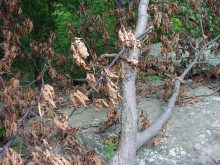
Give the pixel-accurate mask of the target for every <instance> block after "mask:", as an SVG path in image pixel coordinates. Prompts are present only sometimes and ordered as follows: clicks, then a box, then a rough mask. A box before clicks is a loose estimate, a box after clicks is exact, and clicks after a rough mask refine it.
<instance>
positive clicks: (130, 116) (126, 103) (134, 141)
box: [110, 0, 220, 165]
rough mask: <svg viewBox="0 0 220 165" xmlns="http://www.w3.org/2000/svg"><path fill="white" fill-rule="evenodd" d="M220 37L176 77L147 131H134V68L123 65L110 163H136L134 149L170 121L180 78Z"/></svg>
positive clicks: (142, 18)
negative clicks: (118, 119)
mask: <svg viewBox="0 0 220 165" xmlns="http://www.w3.org/2000/svg"><path fill="white" fill-rule="evenodd" d="M148 3H149V0H141V1H140V4H139V9H138V12H139V13H138V22H137V27H136V31H135V37H136V38H139V37H140V36H141V35H142V33H144V32H145V30H146V26H147V7H148ZM218 40H220V36H218V37H216V38H215V39H214V40H212V41H210V42H209V43H208V44H206V45H205V46H204V47H203V48H202V49H201V50H200V51H198V52H197V53H196V57H195V59H194V60H193V62H192V63H191V64H190V65H189V66H188V67H187V68H186V70H185V71H184V72H183V73H182V75H181V76H180V77H177V78H176V81H175V87H174V92H173V94H172V97H171V98H170V100H169V102H168V105H167V106H166V107H165V108H164V112H163V114H162V115H161V116H160V117H159V118H158V119H157V120H156V121H155V122H153V123H152V124H151V126H150V127H148V128H147V129H146V130H144V131H142V132H138V130H137V107H136V86H135V80H136V74H137V71H136V70H133V69H132V68H130V67H129V65H126V76H125V78H124V79H123V97H124V100H123V109H122V113H121V114H122V116H121V125H122V128H121V139H120V144H119V148H118V151H117V152H116V154H115V155H114V156H113V158H112V160H111V162H110V163H111V165H133V164H135V160H136V159H135V157H136V150H137V149H138V148H139V147H141V146H142V145H143V144H144V143H146V142H147V141H148V140H149V139H151V138H152V137H154V136H155V135H156V134H157V133H158V132H159V131H160V130H161V128H162V127H163V125H164V124H165V123H166V122H167V121H168V120H169V118H170V117H171V115H172V110H173V108H174V106H175V103H176V101H177V98H178V94H179V90H180V84H181V81H183V80H184V78H185V76H186V75H187V74H188V73H189V71H190V70H191V69H192V67H193V66H194V65H195V64H196V63H197V61H198V59H199V57H200V55H201V54H202V52H203V51H204V50H205V48H206V47H208V46H209V45H211V44H212V43H213V42H215V41H218ZM139 55H140V50H138V49H136V50H134V51H130V52H129V54H128V57H129V58H134V59H137V60H138V56H139Z"/></svg>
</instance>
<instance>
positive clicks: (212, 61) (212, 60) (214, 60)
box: [149, 43, 220, 66]
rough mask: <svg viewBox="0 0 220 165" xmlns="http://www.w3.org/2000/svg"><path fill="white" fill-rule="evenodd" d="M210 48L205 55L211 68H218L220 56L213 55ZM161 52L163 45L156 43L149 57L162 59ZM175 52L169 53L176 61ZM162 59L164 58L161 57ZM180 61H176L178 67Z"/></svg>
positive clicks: (187, 53)
mask: <svg viewBox="0 0 220 165" xmlns="http://www.w3.org/2000/svg"><path fill="white" fill-rule="evenodd" d="M210 47H211V46H209V47H208V48H207V49H206V50H204V55H205V58H206V60H207V63H208V64H209V65H211V66H216V65H218V64H219V63H220V58H219V55H220V54H218V55H217V56H216V55H213V54H212V53H211V50H210ZM161 50H162V43H155V44H152V45H151V51H150V53H149V57H151V58H153V59H155V58H157V57H161V56H160V54H161ZM219 53H220V52H219ZM175 56H176V55H175V52H169V53H168V57H172V58H173V59H175ZM188 56H189V52H186V53H185V54H184V55H183V57H184V58H186V57H188ZM161 58H162V57H161ZM162 59H163V60H165V58H162ZM179 62H180V61H175V63H176V64H177V65H178V63H179Z"/></svg>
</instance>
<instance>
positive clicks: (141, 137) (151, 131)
mask: <svg viewBox="0 0 220 165" xmlns="http://www.w3.org/2000/svg"><path fill="white" fill-rule="evenodd" d="M219 39H220V36H218V37H216V38H215V39H214V40H212V41H210V42H209V43H208V44H206V45H205V46H203V48H202V49H201V50H200V51H199V52H198V53H197V55H196V58H195V59H194V61H193V62H192V63H191V64H190V65H189V66H188V67H187V68H186V70H185V71H184V72H183V73H182V75H181V76H180V77H179V78H177V79H176V81H175V87H174V92H173V95H172V97H171V98H170V100H169V102H168V105H167V107H165V110H164V112H163V114H162V115H161V116H160V117H159V118H158V119H157V120H156V121H155V122H154V123H153V124H152V125H151V126H150V127H149V128H147V129H146V130H144V131H142V132H140V133H137V138H136V140H137V145H138V148H139V147H140V146H142V145H143V144H144V143H146V142H147V141H148V140H150V139H151V138H153V137H154V136H155V135H156V134H157V133H158V132H159V131H160V130H161V129H162V127H163V126H164V124H165V123H166V122H167V121H168V120H169V119H170V117H171V115H172V110H173V108H174V106H175V104H176V101H177V98H178V95H179V90H180V84H181V82H182V81H183V80H184V78H185V77H186V75H187V74H188V73H189V71H190V70H191V69H192V67H193V66H194V65H195V64H196V63H197V60H198V59H199V57H200V55H201V54H202V53H203V51H204V49H205V48H206V47H208V46H209V45H211V44H212V43H213V42H215V41H217V40H219Z"/></svg>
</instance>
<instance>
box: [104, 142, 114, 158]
mask: <svg viewBox="0 0 220 165" xmlns="http://www.w3.org/2000/svg"><path fill="white" fill-rule="evenodd" d="M116 149H117V145H116V144H115V143H114V142H113V141H112V140H107V141H106V142H105V155H106V157H107V158H111V157H112V156H113V154H114V152H115V150H116Z"/></svg>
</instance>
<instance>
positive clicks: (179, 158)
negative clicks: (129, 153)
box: [64, 87, 220, 165]
mask: <svg viewBox="0 0 220 165" xmlns="http://www.w3.org/2000/svg"><path fill="white" fill-rule="evenodd" d="M187 91H188V92H187V97H192V96H198V95H209V96H205V97H203V99H202V101H200V102H198V103H195V104H186V105H183V106H181V107H179V106H176V108H175V110H174V113H173V116H172V118H171V119H170V120H169V122H168V123H167V124H166V126H165V127H164V129H163V130H164V131H161V132H160V133H159V134H158V136H157V137H155V138H154V139H152V140H151V141H150V142H148V143H147V144H145V145H144V146H142V147H141V148H140V149H139V150H138V152H137V165H145V164H146V165H177V164H178V165H220V97H219V96H217V95H210V94H212V92H213V91H212V90H211V89H209V88H207V87H198V88H195V89H189V90H187ZM166 104H167V103H165V102H162V101H161V100H160V99H159V98H157V97H152V98H141V99H140V101H139V102H138V110H139V111H141V110H143V111H145V112H146V113H147V114H148V115H149V117H150V120H151V121H153V120H154V119H155V118H157V117H158V116H159V115H160V114H161V113H162V112H163V108H164V106H165V105H166ZM64 112H65V113H66V114H68V113H70V112H71V109H65V110H64ZM105 120H106V110H105V109H102V110H101V111H100V112H95V111H94V109H93V108H87V109H81V110H79V111H78V112H77V113H76V114H74V115H73V116H72V117H71V119H70V123H71V125H73V126H76V125H81V126H82V125H84V126H85V125H89V124H98V123H100V122H102V121H105ZM118 128H119V127H118V126H114V127H112V128H111V129H110V130H107V131H106V132H105V133H102V134H100V133H97V130H96V129H95V128H90V129H86V130H83V131H82V132H80V133H79V141H80V142H81V143H82V144H83V145H84V146H85V147H86V148H90V149H95V150H96V151H97V153H98V154H99V155H100V156H101V157H102V158H103V159H104V160H105V162H106V164H108V163H107V162H108V160H109V156H107V155H108V154H107V153H106V152H107V151H106V146H105V144H104V142H103V141H104V138H106V137H111V136H112V137H113V136H115V135H116V132H117V131H118ZM155 139H156V140H162V141H163V144H162V145H159V146H154V145H153V143H152V142H153V141H154V140H155Z"/></svg>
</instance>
